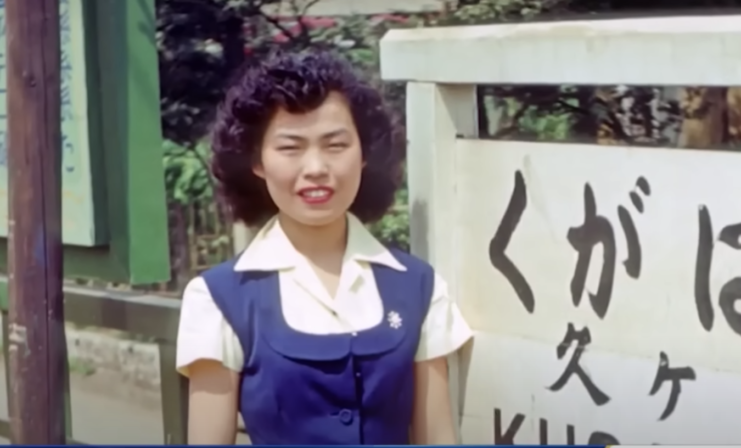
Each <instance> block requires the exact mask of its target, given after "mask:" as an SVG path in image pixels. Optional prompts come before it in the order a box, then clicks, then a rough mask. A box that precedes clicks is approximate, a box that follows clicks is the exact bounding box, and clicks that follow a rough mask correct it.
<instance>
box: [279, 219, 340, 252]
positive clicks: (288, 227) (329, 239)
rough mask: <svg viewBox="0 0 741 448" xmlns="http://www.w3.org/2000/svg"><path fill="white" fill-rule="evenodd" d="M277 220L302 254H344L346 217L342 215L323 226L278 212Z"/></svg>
mask: <svg viewBox="0 0 741 448" xmlns="http://www.w3.org/2000/svg"><path fill="white" fill-rule="evenodd" d="M278 221H279V222H280V226H281V228H282V229H283V233H285V234H286V237H287V238H288V240H289V241H290V242H291V244H292V245H293V247H294V248H295V249H296V250H297V251H298V252H299V253H300V254H302V255H303V256H305V257H307V258H310V259H311V258H314V257H315V256H319V257H322V256H327V255H329V254H344V253H345V248H346V247H347V218H346V217H345V216H344V215H343V216H342V217H340V218H339V219H336V220H335V221H333V222H331V223H329V224H327V225H323V226H309V225H306V224H302V223H300V222H298V221H296V220H294V219H291V218H290V217H288V216H286V215H284V214H280V215H279V216H278Z"/></svg>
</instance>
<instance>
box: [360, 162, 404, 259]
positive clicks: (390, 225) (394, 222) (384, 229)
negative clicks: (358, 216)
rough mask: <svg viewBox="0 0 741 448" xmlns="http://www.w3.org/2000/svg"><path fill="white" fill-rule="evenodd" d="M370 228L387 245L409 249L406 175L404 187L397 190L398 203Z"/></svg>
mask: <svg viewBox="0 0 741 448" xmlns="http://www.w3.org/2000/svg"><path fill="white" fill-rule="evenodd" d="M368 229H369V230H370V231H371V233H372V234H373V235H374V236H375V237H376V238H378V239H379V240H380V241H381V242H382V243H384V244H385V245H387V246H389V247H395V248H397V249H401V250H404V251H407V252H408V251H409V190H408V187H407V183H406V176H404V181H403V183H402V188H400V189H399V191H397V192H396V203H395V204H394V206H393V207H392V209H391V210H389V212H388V213H386V216H384V217H383V219H381V220H380V221H378V222H376V223H373V224H371V225H370V226H368Z"/></svg>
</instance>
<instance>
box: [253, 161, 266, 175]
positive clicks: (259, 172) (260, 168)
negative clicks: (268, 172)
mask: <svg viewBox="0 0 741 448" xmlns="http://www.w3.org/2000/svg"><path fill="white" fill-rule="evenodd" d="M252 172H253V173H255V176H257V177H259V178H260V179H265V169H264V168H263V166H262V163H258V164H257V165H254V166H253V167H252Z"/></svg>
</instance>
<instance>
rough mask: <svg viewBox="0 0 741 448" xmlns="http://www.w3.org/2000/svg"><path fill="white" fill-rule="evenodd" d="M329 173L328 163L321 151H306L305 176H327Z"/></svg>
mask: <svg viewBox="0 0 741 448" xmlns="http://www.w3.org/2000/svg"><path fill="white" fill-rule="evenodd" d="M328 171H329V169H328V166H327V161H326V159H325V158H324V157H323V155H322V152H321V151H320V150H310V151H306V155H305V158H304V174H305V175H306V176H309V177H317V176H325V175H326V174H327V173H328Z"/></svg>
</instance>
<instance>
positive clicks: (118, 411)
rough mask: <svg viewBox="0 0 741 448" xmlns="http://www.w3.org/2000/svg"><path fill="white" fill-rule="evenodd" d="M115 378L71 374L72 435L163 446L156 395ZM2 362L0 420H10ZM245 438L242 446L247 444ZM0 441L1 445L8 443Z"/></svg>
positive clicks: (91, 441)
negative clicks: (133, 387)
mask: <svg viewBox="0 0 741 448" xmlns="http://www.w3.org/2000/svg"><path fill="white" fill-rule="evenodd" d="M120 383H121V382H120V380H118V379H117V378H116V377H115V375H103V374H93V375H89V376H82V375H76V374H73V375H72V379H71V391H72V435H73V437H74V438H75V440H78V441H80V442H83V443H86V444H101V445H102V444H107V445H128V444H132V445H138V444H162V443H163V440H162V412H161V410H162V408H161V403H160V400H159V397H158V396H157V395H156V394H151V393H146V392H142V391H136V390H132V387H131V386H126V387H125V388H123V387H120V386H119V384H120ZM5 384H6V383H5V369H4V366H3V364H2V361H1V360H0V417H1V418H3V419H7V418H8V417H7V416H8V406H7V403H8V400H7V397H6V388H5ZM247 441H248V439H247V438H246V437H244V436H243V435H240V437H239V438H238V439H237V442H238V443H240V444H244V443H248V442H247ZM8 443H9V442H8V440H5V439H2V438H0V444H6V445H7V444H8Z"/></svg>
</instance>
